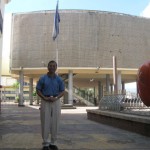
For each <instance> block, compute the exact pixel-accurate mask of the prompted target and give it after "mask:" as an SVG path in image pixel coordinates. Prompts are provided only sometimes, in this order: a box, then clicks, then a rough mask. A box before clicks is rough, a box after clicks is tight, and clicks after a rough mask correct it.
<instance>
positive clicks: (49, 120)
mask: <svg viewBox="0 0 150 150" xmlns="http://www.w3.org/2000/svg"><path fill="white" fill-rule="evenodd" d="M40 111H41V112H40V115H41V129H42V138H43V146H48V145H49V144H50V143H51V144H54V143H55V142H56V140H57V133H58V127H59V120H60V113H61V106H60V100H57V101H55V102H53V103H50V102H47V101H44V100H41V109H40ZM50 135H51V137H49V136H50Z"/></svg>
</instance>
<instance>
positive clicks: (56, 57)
mask: <svg viewBox="0 0 150 150" xmlns="http://www.w3.org/2000/svg"><path fill="white" fill-rule="evenodd" d="M56 63H57V68H58V38H57V39H56Z"/></svg>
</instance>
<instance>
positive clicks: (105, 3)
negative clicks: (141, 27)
mask: <svg viewBox="0 0 150 150" xmlns="http://www.w3.org/2000/svg"><path fill="white" fill-rule="evenodd" d="M56 2H57V1H56V0H11V2H10V3H9V4H7V5H6V7H5V12H6V13H8V12H13V13H17V12H29V11H38V10H54V9H55V6H56ZM149 3H150V0H59V9H88V10H101V11H111V12H119V13H125V14H130V15H136V16H139V15H140V14H141V13H142V11H143V10H144V9H145V8H146V7H147V5H148V4H149Z"/></svg>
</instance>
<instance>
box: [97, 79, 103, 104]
mask: <svg viewBox="0 0 150 150" xmlns="http://www.w3.org/2000/svg"><path fill="white" fill-rule="evenodd" d="M102 97H103V86H102V83H101V81H98V100H99V101H100V100H101V98H102Z"/></svg>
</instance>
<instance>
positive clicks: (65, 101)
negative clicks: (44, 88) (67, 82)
mask: <svg viewBox="0 0 150 150" xmlns="http://www.w3.org/2000/svg"><path fill="white" fill-rule="evenodd" d="M64 104H68V93H67V92H65V94H64Z"/></svg>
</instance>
